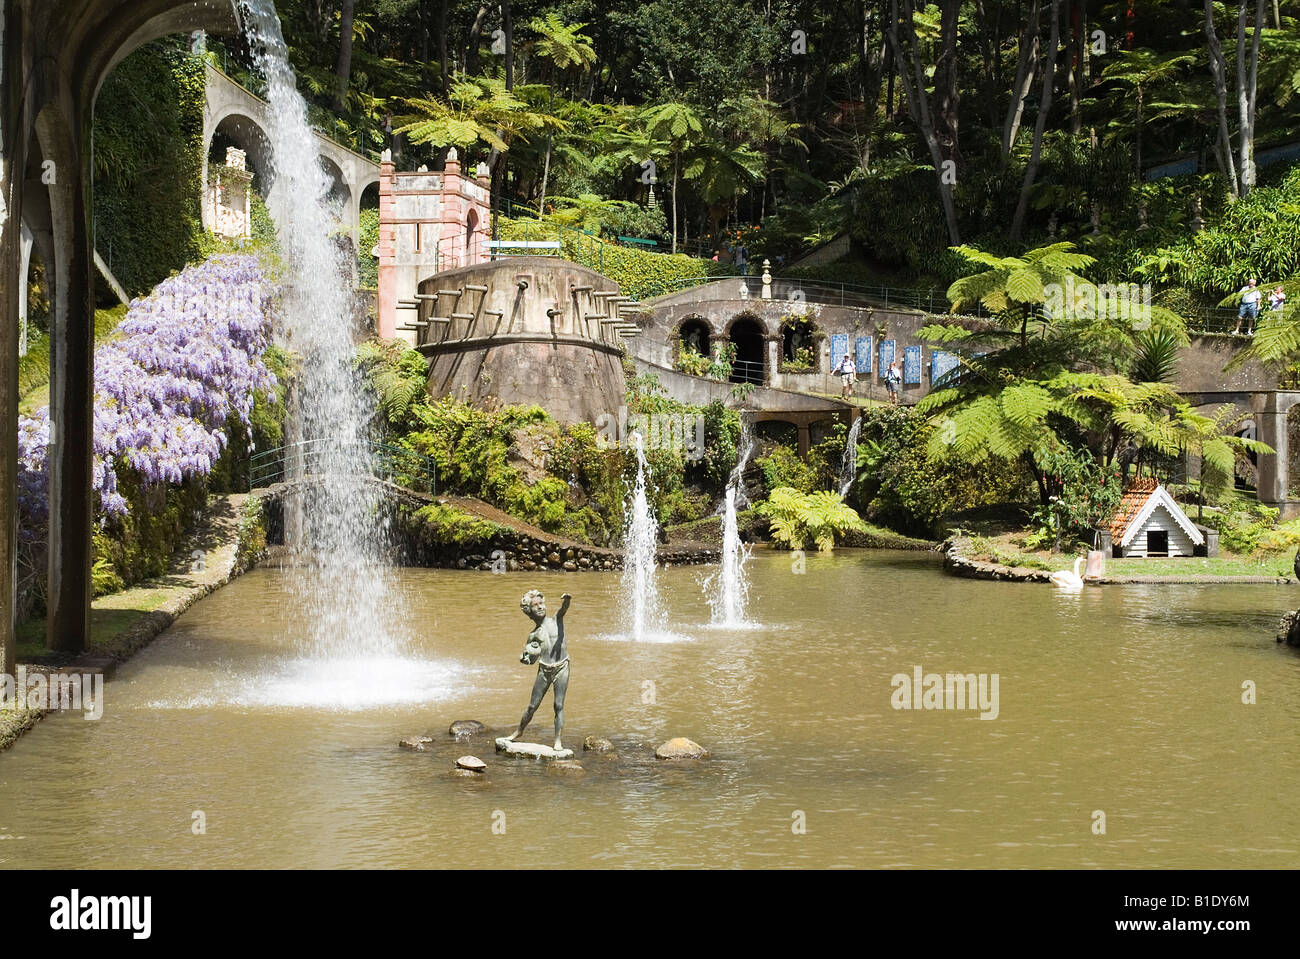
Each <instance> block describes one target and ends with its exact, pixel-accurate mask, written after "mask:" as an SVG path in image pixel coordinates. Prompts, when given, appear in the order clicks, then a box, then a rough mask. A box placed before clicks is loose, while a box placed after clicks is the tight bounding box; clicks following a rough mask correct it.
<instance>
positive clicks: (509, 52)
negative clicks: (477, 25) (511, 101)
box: [501, 0, 515, 90]
mask: <svg viewBox="0 0 1300 959" xmlns="http://www.w3.org/2000/svg"><path fill="white" fill-rule="evenodd" d="M501 29H502V31H504V33H505V35H506V89H507V90H513V89H514V88H515V25H514V21H513V20H512V19H511V17H510V0H501Z"/></svg>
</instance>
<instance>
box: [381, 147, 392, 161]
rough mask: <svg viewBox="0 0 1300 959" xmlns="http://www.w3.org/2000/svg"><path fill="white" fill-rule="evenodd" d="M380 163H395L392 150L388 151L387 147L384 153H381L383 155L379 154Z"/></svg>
mask: <svg viewBox="0 0 1300 959" xmlns="http://www.w3.org/2000/svg"><path fill="white" fill-rule="evenodd" d="M379 162H380V163H392V162H393V151H392V150H390V149H388V148H387V147H385V148H384V152H383V153H381V154H379Z"/></svg>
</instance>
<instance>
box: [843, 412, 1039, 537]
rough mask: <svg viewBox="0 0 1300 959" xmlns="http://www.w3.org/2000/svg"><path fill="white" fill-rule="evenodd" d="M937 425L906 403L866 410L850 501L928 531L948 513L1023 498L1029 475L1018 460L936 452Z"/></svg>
mask: <svg viewBox="0 0 1300 959" xmlns="http://www.w3.org/2000/svg"><path fill="white" fill-rule="evenodd" d="M934 431H935V426H934V425H933V424H932V423H930V422H928V421H927V420H926V418H925V417H924V416H923V415H921V414H918V413H916V412H915V411H913V410H909V409H907V408H905V407H894V406H891V407H875V408H872V409H869V410H865V411H864V412H863V418H862V424H861V426H859V428H858V462H857V470H858V471H857V478H856V481H855V484H854V486H853V488H852V489H851V490H850V493H849V499H850V502H851V503H853V504H855V505H857V506H858V508H859V509H860V510H862V511H863V512H864V515H866V516H867V517H868V518H870V519H872V520H874V521H878V522H883V523H886V524H887V525H889V526H890V527H891V528H894V529H900V530H905V531H909V532H912V533H916V534H919V535H929V534H932V533H937V532H941V529H942V521H943V520H944V518H945V517H948V516H951V515H953V514H955V513H961V512H964V511H966V510H971V509H976V508H978V507H981V506H990V505H994V504H1000V503H1019V502H1021V501H1023V499H1024V498H1025V495H1026V487H1025V476H1024V474H1023V473H1022V472H1021V471H1020V470H1019V468H1018V466H1017V464H1015V463H1009V462H1005V461H999V460H988V461H985V462H982V463H971V462H967V461H965V460H961V459H955V458H950V457H937V458H936V457H933V456H931V455H930V453H929V441H930V438H931V437H932V436H933V434H934Z"/></svg>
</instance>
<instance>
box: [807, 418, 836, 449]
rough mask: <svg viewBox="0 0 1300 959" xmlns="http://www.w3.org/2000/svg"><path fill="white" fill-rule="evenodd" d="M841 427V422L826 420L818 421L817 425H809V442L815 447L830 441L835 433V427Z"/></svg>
mask: <svg viewBox="0 0 1300 959" xmlns="http://www.w3.org/2000/svg"><path fill="white" fill-rule="evenodd" d="M838 425H839V420H836V419H824V420H817V421H816V422H815V423H810V424H809V425H808V442H809V443H811V444H812V445H813V446H816V445H817V444H818V443H821V442H823V441H825V440H826V439H828V438H829V437H830V436H831V434H832V433H834V432H835V427H836V426H838Z"/></svg>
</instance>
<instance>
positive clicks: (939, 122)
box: [922, 0, 961, 167]
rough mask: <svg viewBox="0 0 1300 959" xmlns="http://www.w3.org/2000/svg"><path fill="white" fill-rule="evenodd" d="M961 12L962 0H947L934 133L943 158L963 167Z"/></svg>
mask: <svg viewBox="0 0 1300 959" xmlns="http://www.w3.org/2000/svg"><path fill="white" fill-rule="evenodd" d="M960 14H961V0H943V9H942V11H941V20H940V27H939V57H938V59H937V61H936V62H935V65H934V97H935V109H934V113H935V124H934V126H935V131H934V132H935V136H936V137H937V138H938V140H939V148H940V150H941V151H942V152H943V158H944V159H945V160H951V161H953V163H955V164H956V165H957V166H958V167H960V166H961V143H960V142H959V139H958V119H959V107H960V105H961V91H960V89H959V88H958V86H957V31H958V20H959V17H960ZM922 95H924V92H923V91H922Z"/></svg>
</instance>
